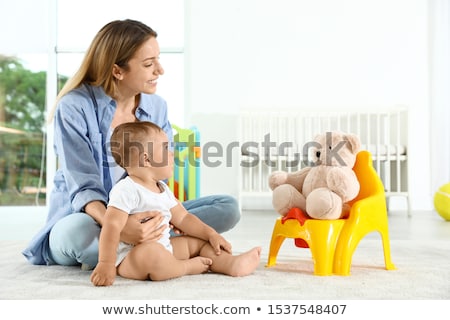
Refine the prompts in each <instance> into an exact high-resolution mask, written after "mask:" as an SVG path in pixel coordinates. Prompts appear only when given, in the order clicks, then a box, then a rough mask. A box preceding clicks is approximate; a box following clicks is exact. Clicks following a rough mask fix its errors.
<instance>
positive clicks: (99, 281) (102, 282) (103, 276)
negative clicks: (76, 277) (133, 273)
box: [91, 262, 116, 286]
mask: <svg viewBox="0 0 450 320" xmlns="http://www.w3.org/2000/svg"><path fill="white" fill-rule="evenodd" d="M115 278H116V266H115V265H114V263H112V262H99V263H98V264H97V266H96V267H95V269H94V271H92V274H91V282H92V283H93V284H94V285H95V286H110V285H112V284H113V283H114V280H115Z"/></svg>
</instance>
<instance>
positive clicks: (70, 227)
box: [49, 195, 241, 267]
mask: <svg viewBox="0 0 450 320" xmlns="http://www.w3.org/2000/svg"><path fill="white" fill-rule="evenodd" d="M183 205H184V207H185V208H186V209H187V210H188V211H189V212H190V213H192V214H194V215H196V216H197V217H199V218H200V220H202V221H203V222H204V223H206V224H207V225H209V226H211V227H212V228H214V229H215V230H216V231H217V232H219V233H222V232H225V231H228V230H230V229H232V228H233V227H234V226H235V225H236V224H237V223H238V222H239V220H240V218H241V213H240V211H239V205H238V202H237V201H236V199H234V198H233V197H230V196H227V195H213V196H206V197H201V198H198V199H194V200H188V201H185V202H183ZM100 230H101V227H100V226H99V225H98V224H97V222H95V220H94V219H92V218H91V217H90V216H89V215H87V214H86V213H82V212H79V213H73V214H70V215H68V216H66V217H64V218H62V219H61V220H59V221H58V222H57V223H56V224H55V225H54V226H53V228H52V230H51V231H50V239H49V245H50V258H51V260H52V262H54V263H55V264H59V265H65V266H73V265H79V264H83V263H84V264H87V265H89V266H92V267H94V266H96V265H97V262H98V238H99V235H100Z"/></svg>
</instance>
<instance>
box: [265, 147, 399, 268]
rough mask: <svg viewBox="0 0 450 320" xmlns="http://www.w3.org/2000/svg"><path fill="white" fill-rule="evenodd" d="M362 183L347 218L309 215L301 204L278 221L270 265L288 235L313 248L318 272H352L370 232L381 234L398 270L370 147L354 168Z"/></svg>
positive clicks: (386, 253)
mask: <svg viewBox="0 0 450 320" xmlns="http://www.w3.org/2000/svg"><path fill="white" fill-rule="evenodd" d="M353 170H354V171H355V173H356V176H357V177H358V181H359V183H360V191H359V194H358V196H357V197H356V198H355V199H354V200H353V201H352V202H351V203H350V205H351V209H350V213H349V215H348V217H347V218H343V219H337V220H316V219H309V218H308V217H307V216H306V215H305V214H303V212H302V211H301V210H300V209H298V208H293V209H291V211H290V212H289V213H288V214H287V215H286V216H285V217H280V218H278V219H277V220H276V221H275V226H274V229H273V233H272V239H271V242H270V249H269V258H268V262H267V265H266V266H267V267H271V266H273V265H275V264H276V258H277V255H278V251H279V249H280V247H281V245H282V243H283V242H284V240H285V239H286V238H294V239H295V244H296V246H298V247H303V248H308V247H309V248H310V250H311V255H312V258H313V261H314V274H315V275H321V276H326V275H333V274H336V275H349V274H350V266H351V262H352V257H353V253H354V251H355V249H356V247H357V245H358V243H359V242H360V240H361V239H362V238H363V237H364V236H366V235H367V234H368V233H370V232H373V231H377V232H379V233H380V235H381V240H382V244H383V249H384V261H385V267H386V270H394V269H395V266H394V264H393V263H392V261H391V251H390V244H389V231H388V219H387V209H386V197H385V194H384V186H383V183H382V182H381V179H380V178H379V176H378V174H377V173H376V171H375V169H374V168H373V165H372V157H371V154H370V153H369V152H368V151H360V152H359V153H358V155H357V158H356V163H355V166H354V168H353Z"/></svg>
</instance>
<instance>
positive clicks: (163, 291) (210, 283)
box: [0, 234, 450, 300]
mask: <svg viewBox="0 0 450 320" xmlns="http://www.w3.org/2000/svg"><path fill="white" fill-rule="evenodd" d="M374 235H375V236H376V237H369V238H367V239H363V241H362V242H361V243H360V245H359V247H358V249H357V251H356V252H355V254H354V257H353V264H352V269H351V271H352V274H351V275H350V276H348V277H341V276H327V277H319V276H314V275H313V274H312V268H313V266H312V261H311V258H310V253H309V250H307V249H298V248H296V247H295V246H293V244H292V242H291V241H289V240H286V242H285V244H284V245H283V246H282V248H281V250H280V255H279V256H278V264H277V266H275V267H272V268H266V267H265V263H266V261H267V250H268V244H267V243H266V244H265V245H263V257H262V260H261V264H260V266H259V267H258V269H257V270H256V271H255V273H254V274H252V275H250V276H248V277H244V278H231V277H226V276H223V275H216V274H203V275H196V276H186V277H183V278H179V279H174V280H169V281H165V282H150V281H133V280H127V279H122V278H118V279H117V280H116V282H115V284H114V286H112V287H107V288H102V287H94V286H92V284H91V283H90V281H89V275H90V272H83V271H81V270H80V269H79V268H75V267H61V266H50V267H47V266H33V265H30V264H29V263H28V262H27V261H26V260H25V259H24V258H23V257H22V255H21V253H20V251H21V250H22V249H23V248H24V246H25V244H26V242H24V241H1V242H0V244H1V247H0V283H1V286H0V299H82V300H83V299H108V300H110V299H113V300H116V299H121V300H127V299H132V300H140V299H189V300H190V299H208V300H210V299H212V300H215V299H218V300H220V299H238V300H243V299H247V300H251V299H262V300H266V299H271V300H272V299H273V300H284V299H289V300H291V299H397V300H402V299H433V300H439V299H450V242H449V241H448V240H430V241H427V240H426V239H424V240H423V241H421V242H418V241H408V240H392V239H391V251H392V258H393V262H394V263H395V265H396V267H397V270H394V271H386V270H385V269H384V260H383V253H382V246H381V241H380V240H379V239H378V238H377V235H376V234H374ZM254 245H256V243H255V241H254V240H252V239H251V237H249V238H248V239H247V240H241V241H240V242H239V243H238V244H235V246H234V248H235V252H239V250H240V249H241V250H242V251H244V250H246V249H248V248H249V247H251V246H254Z"/></svg>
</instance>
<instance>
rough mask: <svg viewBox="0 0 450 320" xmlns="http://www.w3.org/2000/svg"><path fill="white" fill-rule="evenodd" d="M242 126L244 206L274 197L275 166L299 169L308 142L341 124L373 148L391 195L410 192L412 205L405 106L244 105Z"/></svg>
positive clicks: (240, 117) (388, 192)
mask: <svg viewBox="0 0 450 320" xmlns="http://www.w3.org/2000/svg"><path fill="white" fill-rule="evenodd" d="M239 130H240V146H241V166H240V168H241V169H240V178H239V181H240V198H241V199H240V200H241V203H242V205H243V208H245V209H254V208H252V206H253V205H252V203H253V204H255V206H256V207H258V206H260V205H261V204H262V203H266V204H267V203H270V201H271V196H272V192H271V190H270V189H269V187H268V176H269V174H270V173H271V172H273V171H276V170H284V171H297V170H299V169H301V168H302V167H304V166H305V165H306V162H305V160H307V155H304V154H303V147H304V146H305V144H306V143H307V142H310V141H312V140H313V139H314V137H315V136H316V134H319V133H322V132H325V131H331V130H339V131H343V132H348V133H354V134H356V135H358V136H359V138H360V140H361V148H362V149H365V150H368V151H370V152H371V153H372V157H373V161H374V163H373V165H374V168H375V170H376V171H377V172H378V174H379V176H380V178H381V180H382V181H383V184H384V187H385V190H386V197H387V198H388V200H389V197H392V196H401V197H405V198H406V205H407V210H408V212H409V211H410V200H409V193H408V191H409V188H408V112H407V108H405V107H396V108H391V109H387V110H382V109H380V108H374V109H373V110H367V111H363V110H345V111H342V110H340V111H335V110H334V111H329V110H313V111H302V110H277V111H271V110H260V109H243V110H241V111H240V115H239ZM268 200H269V201H268ZM388 204H389V201H388ZM258 209H259V208H258Z"/></svg>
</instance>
